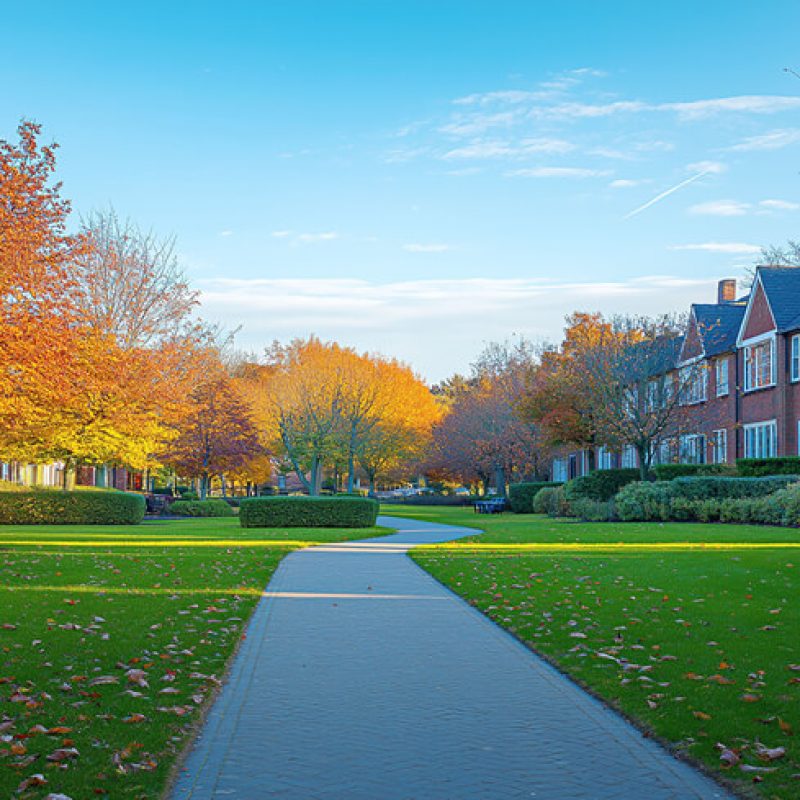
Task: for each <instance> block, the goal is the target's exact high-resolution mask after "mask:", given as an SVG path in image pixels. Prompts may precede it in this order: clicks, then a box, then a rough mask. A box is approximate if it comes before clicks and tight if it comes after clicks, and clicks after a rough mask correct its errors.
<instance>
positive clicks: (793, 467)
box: [736, 456, 800, 478]
mask: <svg viewBox="0 0 800 800" xmlns="http://www.w3.org/2000/svg"><path fill="white" fill-rule="evenodd" d="M736 469H737V471H738V472H739V474H740V475H743V476H746V477H753V478H757V477H763V476H765V475H800V456H783V457H781V458H740V459H738V460H737V462H736Z"/></svg>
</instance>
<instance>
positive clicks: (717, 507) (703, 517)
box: [696, 500, 722, 522]
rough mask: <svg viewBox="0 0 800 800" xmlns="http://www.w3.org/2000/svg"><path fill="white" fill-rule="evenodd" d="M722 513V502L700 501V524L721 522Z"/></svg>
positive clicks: (698, 506) (697, 513)
mask: <svg viewBox="0 0 800 800" xmlns="http://www.w3.org/2000/svg"><path fill="white" fill-rule="evenodd" d="M721 511H722V501H721V500H699V501H698V502H697V512H696V517H697V519H698V520H699V521H700V522H719V519H720V513H721Z"/></svg>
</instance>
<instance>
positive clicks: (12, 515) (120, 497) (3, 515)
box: [0, 490, 146, 525]
mask: <svg viewBox="0 0 800 800" xmlns="http://www.w3.org/2000/svg"><path fill="white" fill-rule="evenodd" d="M145 505H146V504H145V500H144V497H142V495H139V494H129V493H127V492H116V491H115V492H109V491H90V490H84V491H80V492H62V491H54V490H49V491H48V490H27V491H22V492H0V525H137V524H138V523H140V522H141V521H142V520H143V519H144V512H145Z"/></svg>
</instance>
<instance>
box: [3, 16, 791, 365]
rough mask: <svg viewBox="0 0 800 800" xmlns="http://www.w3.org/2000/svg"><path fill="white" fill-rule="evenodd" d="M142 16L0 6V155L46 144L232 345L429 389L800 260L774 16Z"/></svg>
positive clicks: (74, 192)
mask: <svg viewBox="0 0 800 800" xmlns="http://www.w3.org/2000/svg"><path fill="white" fill-rule="evenodd" d="M164 5H166V7H162V5H161V4H156V3H147V2H140V3H136V4H108V3H100V2H97V3H88V2H84V3H81V2H76V3H73V4H64V3H43V4H37V5H36V6H35V7H33V6H31V7H30V8H26V7H25V4H21V3H20V4H15V5H14V6H11V7H9V8H6V9H4V17H3V19H4V21H3V25H4V28H5V30H6V34H8V32H11V35H10V36H8V35H6V36H5V37H4V46H3V50H2V52H0V137H4V138H9V137H11V136H13V132H14V128H15V126H16V124H17V123H18V121H19V119H20V118H22V117H25V118H29V119H35V120H37V121H39V122H41V123H42V124H43V125H44V128H45V132H46V135H47V137H49V138H51V139H55V140H56V141H58V142H59V143H60V145H61V150H60V154H59V173H60V177H61V178H62V180H63V182H64V192H65V194H66V195H67V196H68V197H70V198H71V199H72V200H73V203H74V207H75V209H76V211H78V212H88V211H90V210H92V209H96V208H103V207H106V206H107V205H108V204H109V203H113V205H114V206H115V208H116V209H117V211H118V212H119V213H120V214H122V215H125V216H130V217H132V218H133V219H135V220H136V221H137V222H139V224H141V225H142V226H143V227H146V228H150V227H152V228H153V229H155V230H157V231H159V232H161V233H163V234H169V235H172V234H174V235H175V236H176V237H177V240H178V246H179V250H180V254H181V259H182V261H183V263H184V265H185V267H186V270H187V272H188V274H189V275H190V277H191V279H192V281H193V282H194V283H195V284H196V285H197V286H198V287H199V288H201V289H202V290H203V292H204V303H205V313H206V315H207V316H209V317H212V318H215V319H222V320H224V321H225V322H226V324H228V325H229V326H230V327H235V326H237V325H240V324H241V325H242V326H243V327H242V331H241V333H240V335H239V342H240V345H241V346H242V347H245V348H252V349H258V348H259V347H260V346H261V345H263V344H265V343H267V342H269V341H271V340H272V339H274V338H279V339H286V338H289V337H291V336H294V335H298V336H302V335H307V334H309V333H311V332H315V333H317V334H319V335H322V336H323V337H329V338H337V339H339V340H340V341H343V342H345V343H348V344H353V345H355V346H357V347H359V348H361V349H369V350H382V351H384V352H387V353H389V354H392V355H397V356H400V357H402V358H404V359H405V360H408V361H410V362H411V363H412V364H413V365H414V366H416V367H417V368H418V369H419V370H420V371H421V372H422V373H423V374H425V375H426V376H427V377H429V378H431V379H439V378H442V377H444V376H446V375H447V374H449V373H450V372H452V371H454V370H463V369H464V368H465V367H466V366H467V365H468V363H469V361H470V360H471V359H472V358H473V356H474V355H475V353H476V352H477V350H478V349H479V348H480V347H481V345H482V343H483V342H484V341H486V340H490V339H502V338H505V337H506V336H509V335H511V334H514V333H518V334H524V335H527V336H530V337H532V338H535V339H550V340H555V339H557V338H558V335H559V332H560V329H561V323H562V319H563V316H564V314H566V313H567V312H569V311H571V310H573V309H575V308H582V309H589V310H595V309H597V310H603V311H609V312H612V311H614V312H616V311H632V312H642V311H644V312H651V313H652V312H656V311H659V310H666V309H676V308H683V307H685V306H686V305H687V304H688V303H689V302H691V301H693V300H696V301H700V302H703V301H710V300H711V299H712V296H713V292H714V288H713V286H714V282H715V281H716V280H717V279H718V278H721V277H726V276H732V277H741V276H742V275H743V272H744V269H745V268H746V266H747V265H750V264H752V263H753V261H754V260H755V259H756V257H757V252H758V249H759V248H760V247H761V246H762V245H765V244H769V243H782V242H784V241H786V240H787V239H788V238H793V237H794V238H800V226H799V225H798V222H800V79H798V78H797V77H795V76H793V75H791V74H787V73H786V72H784V67H791V68H794V69H796V70H797V71H798V73H800V48H798V46H797V30H798V29H800V4H798V3H797V2H780V1H779V0H778V1H776V2H769V3H760V4H755V3H752V2H736V1H735V0H734V1H733V2H731V1H730V0H729V1H728V2H706V3H702V4H700V3H696V2H691V3H690V2H673V3H670V4H663V3H641V2H636V3H633V2H631V3H628V2H617V3H614V2H602V3H598V2H563V3H562V2H560V3H553V2H497V0H496V1H495V2H492V3H490V2H467V1H466V0H461V2H446V1H442V0H438V1H437V2H424V3H423V2H408V1H406V2H403V3H398V2H336V1H335V0H328V2H280V3H278V2H261V3H255V2H254V3H237V2H228V3H225V4H219V3H192V4H189V3H170V4H164ZM675 187H679V188H675ZM672 189H674V191H670V190H672ZM661 195H663V196H662V197H660V196H661ZM659 197H660V199H656V198H659ZM653 200H655V202H652V201H653Z"/></svg>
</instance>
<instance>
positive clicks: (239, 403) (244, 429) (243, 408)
mask: <svg viewBox="0 0 800 800" xmlns="http://www.w3.org/2000/svg"><path fill="white" fill-rule="evenodd" d="M189 399H190V404H191V410H190V412H189V414H187V416H186V419H185V420H184V422H183V424H182V426H181V429H180V433H179V434H178V436H177V437H176V438H175V439H174V440H173V441H172V442H171V443H170V445H169V448H168V450H167V452H166V454H165V456H164V460H165V462H166V463H168V464H169V465H170V466H172V467H173V468H174V469H175V470H176V471H177V472H178V473H179V474H181V475H185V476H187V477H190V478H198V479H199V480H200V499H201V500H205V498H206V495H207V493H208V489H209V485H210V481H211V477H212V476H213V475H220V476H224V474H225V473H228V472H232V473H236V472H238V471H240V470H242V469H243V468H244V467H245V465H247V464H248V463H249V462H250V461H251V460H252V459H253V458H254V457H256V456H257V455H260V454H261V446H260V443H259V437H258V431H257V430H256V427H255V424H254V422H253V420H252V417H251V412H250V408H249V406H248V405H247V403H246V402H245V400H244V399H243V398H242V397H241V396H240V395H239V393H238V392H237V390H236V388H235V386H234V385H233V383H232V382H231V380H230V379H229V378H228V377H227V376H220V377H217V378H215V379H214V380H211V381H208V382H206V383H202V384H200V385H199V386H198V387H197V388H196V389H195V390H194V391H193V392H192V393H191V395H190V398H189Z"/></svg>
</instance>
